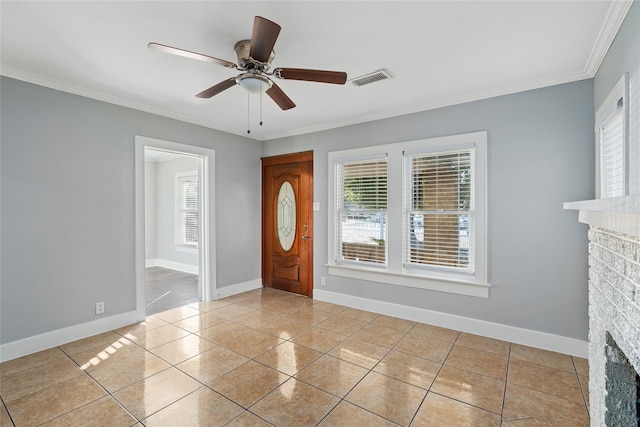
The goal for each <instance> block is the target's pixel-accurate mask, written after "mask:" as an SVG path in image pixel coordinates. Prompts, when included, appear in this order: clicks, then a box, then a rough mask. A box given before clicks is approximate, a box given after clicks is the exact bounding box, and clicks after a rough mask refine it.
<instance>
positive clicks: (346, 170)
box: [328, 132, 488, 297]
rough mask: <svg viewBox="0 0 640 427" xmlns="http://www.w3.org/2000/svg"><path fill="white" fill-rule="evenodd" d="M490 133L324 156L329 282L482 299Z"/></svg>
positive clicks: (381, 146) (484, 284) (477, 133)
mask: <svg viewBox="0 0 640 427" xmlns="http://www.w3.org/2000/svg"><path fill="white" fill-rule="evenodd" d="M485 164H486V132H476V133H471V134H464V135H454V136H448V137H440V138H432V139H425V140H420V141H409V142H404V143H396V144H387V145H380V146H373V147H366V148H360V149H353V150H344V151H337V152H331V153H329V167H330V170H331V171H332V172H331V173H330V174H329V175H330V178H329V193H330V194H329V221H330V235H329V245H328V247H329V274H334V275H339V276H345V277H352V278H358V279H363V280H370V281H376V282H381V283H386V284H391V285H401V286H412V287H418V288H424V289H433V290H439V291H445V292H453V293H460V294H465V295H475V296H485V297H486V296H488V284H487V278H486V259H487V258H486V238H485V236H486V225H485V224H486V215H485V211H486V202H485V198H486V196H485V194H486V191H485V186H486V183H485V181H486V179H485Z"/></svg>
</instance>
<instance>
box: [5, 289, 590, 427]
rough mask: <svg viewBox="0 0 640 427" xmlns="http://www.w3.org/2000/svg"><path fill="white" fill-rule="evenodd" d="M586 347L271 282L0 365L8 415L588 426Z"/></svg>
mask: <svg viewBox="0 0 640 427" xmlns="http://www.w3.org/2000/svg"><path fill="white" fill-rule="evenodd" d="M587 375H588V366H587V361H586V360H585V359H580V358H576V357H572V356H568V355H564V354H559V353H553V352H549V351H544V350H539V349H535V348H531V347H525V346H522V345H517V344H512V343H508V342H503V341H498V340H494V339H489V338H483V337H480V336H476V335H470V334H466V333H462V332H458V331H453V330H450V329H444V328H439V327H435V326H430V325H426V324H420V323H415V322H410V321H407V320H403V319H397V318H393V317H388V316H383V315H378V314H375V313H370V312H366V311H361V310H357V309H353V308H347V307H343V306H339V305H335V304H329V303H326V302H319V301H314V300H311V299H307V298H305V297H300V296H296V295H293V294H288V293H285V292H280V291H275V290H271V289H260V290H256V291H251V292H247V293H244V294H240V295H236V296H233V297H230V298H226V299H224V300H220V301H214V302H204V303H197V304H192V305H190V306H184V307H180V308H177V309H174V310H170V311H166V312H163V313H159V314H156V315H154V316H151V317H149V318H147V319H146V321H144V322H142V323H140V324H136V325H131V326H128V327H125V328H121V329H118V330H116V331H111V332H107V333H104V334H100V335H96V336H93V337H90V338H86V339H83V340H79V341H75V342H72V343H69V344H65V345H61V346H59V347H55V348H51V349H49V350H45V351H42V352H39V353H35V354H32V355H29V356H25V357H22V358H19V359H15V360H11V361H8V362H4V363H2V364H0V381H1V382H0V397H1V400H2V407H1V408H0V410H1V412H0V426H1V427H5V426H13V425H16V426H36V425H44V426H65V427H69V426H101V425H104V426H134V425H136V426H140V425H145V426H187V425H188V426H198V425H201V426H216V425H229V426H268V425H274V426H315V425H318V426H323V427H324V426H397V425H401V426H407V425H411V426H438V427H442V426H496V427H514V426H518V427H523V426H563V427H564V426H587V425H588V424H589V416H588V408H587V403H586V402H588V397H587V393H588V392H587V389H586V387H587V384H588V378H587Z"/></svg>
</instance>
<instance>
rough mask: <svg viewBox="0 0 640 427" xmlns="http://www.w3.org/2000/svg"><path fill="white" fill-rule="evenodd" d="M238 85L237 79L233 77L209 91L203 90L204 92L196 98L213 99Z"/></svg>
mask: <svg viewBox="0 0 640 427" xmlns="http://www.w3.org/2000/svg"><path fill="white" fill-rule="evenodd" d="M236 84H237V82H236V78H235V77H231V78H230V79H227V80H223V81H221V82H220V83H218V84H217V85H214V86H211V87H210V88H209V89H207V90H203V91H202V92H200V93H199V94H197V95H196V96H197V97H198V98H211V97H212V96H214V95H217V94H219V93H220V92H222V91H224V90H227V89H229V88H230V87H232V86H235V85H236Z"/></svg>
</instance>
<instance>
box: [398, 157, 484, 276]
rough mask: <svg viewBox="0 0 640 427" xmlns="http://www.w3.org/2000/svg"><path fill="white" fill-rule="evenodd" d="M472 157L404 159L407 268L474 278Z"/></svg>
mask: <svg viewBox="0 0 640 427" xmlns="http://www.w3.org/2000/svg"><path fill="white" fill-rule="evenodd" d="M472 156H473V151H472V150H461V151H453V152H443V153H428V154H415V155H409V156H406V160H405V168H406V174H407V175H408V177H409V183H408V187H409V188H406V189H405V193H406V194H407V195H408V198H409V200H407V201H406V202H405V206H406V207H407V211H406V213H405V216H404V220H405V227H404V229H405V230H406V233H407V236H406V237H405V241H406V245H407V248H406V253H407V256H406V259H405V263H406V264H407V265H409V266H412V267H425V268H443V269H452V270H455V271H460V272H470V273H472V272H473V270H474V259H473V245H472V244H471V240H472V239H473V233H472V231H473V229H474V227H473V224H474V215H473V197H472V182H471V179H472V165H473V160H472Z"/></svg>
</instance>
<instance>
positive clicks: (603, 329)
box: [589, 227, 640, 426]
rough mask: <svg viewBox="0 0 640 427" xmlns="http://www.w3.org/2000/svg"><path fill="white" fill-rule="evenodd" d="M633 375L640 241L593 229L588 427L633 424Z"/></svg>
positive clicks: (639, 359) (637, 365)
mask: <svg viewBox="0 0 640 427" xmlns="http://www.w3.org/2000/svg"><path fill="white" fill-rule="evenodd" d="M621 353H622V354H623V356H622V354H621ZM621 356H622V357H621ZM634 370H635V372H634ZM636 372H640V239H639V238H636V237H632V236H627V235H623V234H619V233H613V232H609V231H606V230H602V229H599V228H596V227H591V229H590V230H589V390H590V393H589V406H590V412H591V423H592V425H594V426H614V425H615V426H619V425H629V424H627V422H626V421H624V420H631V419H633V420H635V417H636V415H637V414H636V413H635V412H636V411H637V409H636V406H635V404H632V403H634V402H632V401H631V399H633V400H635V397H634V396H632V395H631V394H630V393H631V391H630V390H635V381H636V376H635V375H636ZM607 373H608V374H609V376H607ZM605 390H606V392H604V391H605ZM634 393H635V392H634ZM625 399H627V400H629V402H627V401H626V400H625Z"/></svg>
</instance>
